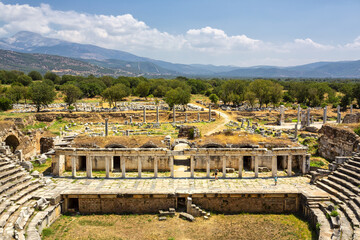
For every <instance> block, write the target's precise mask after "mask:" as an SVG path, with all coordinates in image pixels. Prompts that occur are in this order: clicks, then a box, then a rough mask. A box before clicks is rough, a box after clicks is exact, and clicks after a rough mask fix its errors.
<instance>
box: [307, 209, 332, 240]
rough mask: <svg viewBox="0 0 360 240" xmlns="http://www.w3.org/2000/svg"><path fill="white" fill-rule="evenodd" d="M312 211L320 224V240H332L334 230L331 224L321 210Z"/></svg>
mask: <svg viewBox="0 0 360 240" xmlns="http://www.w3.org/2000/svg"><path fill="white" fill-rule="evenodd" d="M312 211H313V213H314V214H315V216H316V218H317V221H318V223H319V224H320V230H319V240H320V239H321V240H325V239H326V240H328V239H331V236H332V235H333V230H332V229H331V227H330V223H329V221H328V220H327V218H326V217H325V215H324V213H323V212H322V211H321V210H320V208H312Z"/></svg>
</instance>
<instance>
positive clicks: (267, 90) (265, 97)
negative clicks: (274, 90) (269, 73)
mask: <svg viewBox="0 0 360 240" xmlns="http://www.w3.org/2000/svg"><path fill="white" fill-rule="evenodd" d="M271 87H272V82H271V81H270V80H264V79H257V80H255V81H253V82H251V83H250V85H249V90H250V91H252V92H253V93H255V95H256V97H257V99H258V100H259V105H260V107H261V106H262V105H263V104H265V106H266V107H267V105H268V104H269V103H270V102H271Z"/></svg>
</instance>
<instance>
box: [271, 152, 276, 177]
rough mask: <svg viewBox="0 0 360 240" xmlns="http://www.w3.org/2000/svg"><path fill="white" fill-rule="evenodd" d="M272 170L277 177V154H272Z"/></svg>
mask: <svg viewBox="0 0 360 240" xmlns="http://www.w3.org/2000/svg"><path fill="white" fill-rule="evenodd" d="M271 171H272V176H273V177H275V175H276V174H277V156H276V155H273V156H271Z"/></svg>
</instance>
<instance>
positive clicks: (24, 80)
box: [16, 75, 32, 86]
mask: <svg viewBox="0 0 360 240" xmlns="http://www.w3.org/2000/svg"><path fill="white" fill-rule="evenodd" d="M16 82H18V83H21V84H22V85H23V86H29V85H30V84H31V83H32V79H31V77H29V76H27V75H20V76H18V77H17V79H16Z"/></svg>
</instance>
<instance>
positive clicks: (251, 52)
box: [0, 0, 360, 67]
mask: <svg viewBox="0 0 360 240" xmlns="http://www.w3.org/2000/svg"><path fill="white" fill-rule="evenodd" d="M255 2H256V3H254V1H251V3H250V2H249V1H245V2H244V1H242V2H241V3H237V2H236V1H233V0H229V1H226V2H225V3H221V2H220V1H215V0H214V1H210V2H209V3H208V4H207V5H206V6H207V8H206V9H205V8H204V1H197V2H196V3H192V2H190V1H182V2H181V3H179V2H171V3H167V2H165V1H161V0H158V1H152V2H151V3H148V2H146V1H140V0H139V1H122V2H121V3H118V2H116V1H112V0H108V1H105V2H104V4H100V3H98V2H95V1H86V4H85V3H84V1H82V0H81V1H76V2H75V3H74V2H71V1H68V0H65V1H61V2H57V1H55V2H51V1H37V0H33V1H16V3H14V2H13V1H8V0H2V1H1V0H0V11H1V12H2V13H4V14H2V15H1V16H0V38H7V37H10V36H12V35H14V34H16V33H17V32H19V31H30V32H35V33H39V34H41V35H42V36H44V37H50V38H56V39H60V40H65V41H69V42H75V43H81V44H92V45H95V46H99V47H103V48H107V49H114V50H120V51H125V52H128V53H131V54H134V55H137V56H140V57H147V58H152V59H157V60H162V61H167V62H172V63H180V64H202V65H214V66H234V67H259V66H272V67H292V66H299V65H306V64H311V63H314V62H339V61H354V60H359V57H358V56H360V33H356V31H354V30H353V29H356V26H357V25H358V24H357V23H359V22H360V16H357V15H352V14H351V13H352V12H357V11H358V10H359V9H360V3H359V2H356V1H352V0H347V1H342V2H341V3H339V2H337V1H324V0H321V1H317V2H316V3H312V2H311V1H303V2H301V3H292V4H290V3H288V2H286V1H283V0H281V1H278V2H276V3H268V2H266V1H265V0H258V1H255ZM259 6H261V7H259ZM160 7H161V8H160ZM184 9H188V11H182V10H184ZM199 9H202V11H200V10H199ZM325 9H326V11H324V10H325ZM149 10H150V11H149ZM237 12H239V13H240V14H236V13H237ZM160 13H161V15H159V14H160ZM195 13H197V14H195ZM214 14H217V15H215V17H214ZM178 16H183V17H182V18H178ZM286 17H289V19H285V20H287V21H285V22H284V18H286ZM244 19H245V20H246V21H245V20H244ZM251 21H253V22H251ZM268 25H271V26H272V27H270V28H269V26H268ZM335 33H336V34H335Z"/></svg>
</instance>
